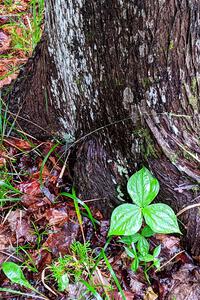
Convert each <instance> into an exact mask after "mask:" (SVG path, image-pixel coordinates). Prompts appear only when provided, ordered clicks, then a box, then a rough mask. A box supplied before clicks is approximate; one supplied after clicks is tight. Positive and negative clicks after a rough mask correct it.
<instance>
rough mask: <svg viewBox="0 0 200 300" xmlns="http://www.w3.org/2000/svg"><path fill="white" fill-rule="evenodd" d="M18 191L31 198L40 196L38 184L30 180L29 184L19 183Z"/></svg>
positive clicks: (36, 181)
mask: <svg viewBox="0 0 200 300" xmlns="http://www.w3.org/2000/svg"><path fill="white" fill-rule="evenodd" d="M18 189H19V190H20V191H21V192H22V193H25V194H28V195H32V196H41V195H42V192H41V190H40V183H39V181H38V180H31V181H29V182H21V183H20V184H19V186H18Z"/></svg>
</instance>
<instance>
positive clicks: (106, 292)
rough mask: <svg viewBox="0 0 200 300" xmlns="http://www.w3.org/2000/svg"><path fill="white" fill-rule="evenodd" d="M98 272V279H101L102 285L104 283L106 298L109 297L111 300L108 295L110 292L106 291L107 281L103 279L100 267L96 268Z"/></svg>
mask: <svg viewBox="0 0 200 300" xmlns="http://www.w3.org/2000/svg"><path fill="white" fill-rule="evenodd" d="M96 271H97V274H98V277H99V279H100V281H101V283H102V286H103V289H104V292H105V294H106V296H107V297H108V299H110V297H109V294H108V291H107V289H106V282H105V280H104V279H103V277H102V275H101V271H100V270H99V268H98V267H96Z"/></svg>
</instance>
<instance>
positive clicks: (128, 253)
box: [124, 247, 135, 258]
mask: <svg viewBox="0 0 200 300" xmlns="http://www.w3.org/2000/svg"><path fill="white" fill-rule="evenodd" d="M124 249H125V251H126V254H127V255H128V256H129V257H131V258H135V254H134V251H133V250H132V249H129V248H128V247H124Z"/></svg>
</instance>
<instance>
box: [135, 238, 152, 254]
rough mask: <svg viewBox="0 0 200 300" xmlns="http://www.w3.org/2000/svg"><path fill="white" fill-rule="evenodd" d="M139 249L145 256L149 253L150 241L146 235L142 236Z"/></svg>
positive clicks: (138, 244)
mask: <svg viewBox="0 0 200 300" xmlns="http://www.w3.org/2000/svg"><path fill="white" fill-rule="evenodd" d="M137 249H138V251H139V252H140V254H142V255H143V256H144V255H146V254H148V252H149V243H148V241H147V239H145V237H143V236H141V238H140V239H139V241H138V243H137Z"/></svg>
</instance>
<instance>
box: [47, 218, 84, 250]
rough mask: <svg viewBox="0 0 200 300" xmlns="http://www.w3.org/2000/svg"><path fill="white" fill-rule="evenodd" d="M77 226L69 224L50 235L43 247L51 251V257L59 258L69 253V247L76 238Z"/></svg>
mask: <svg viewBox="0 0 200 300" xmlns="http://www.w3.org/2000/svg"><path fill="white" fill-rule="evenodd" d="M78 231H79V225H78V224H75V223H72V222H69V223H68V224H65V225H64V226H63V227H62V229H61V228H60V227H59V228H58V229H57V230H56V231H55V233H51V234H50V235H49V236H48V238H47V240H46V242H45V243H44V244H43V247H48V248H49V249H51V251H52V253H53V255H55V256H59V255H60V254H61V255H65V254H67V253H69V247H70V245H71V243H72V242H74V241H75V239H76V238H77V235H78Z"/></svg>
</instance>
